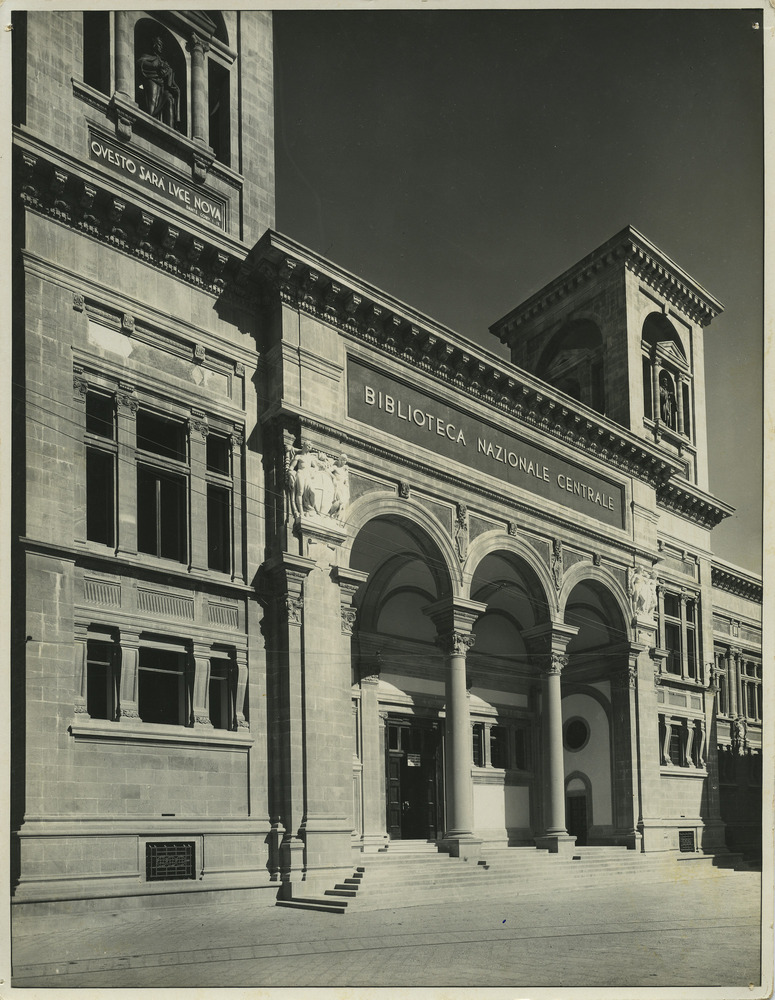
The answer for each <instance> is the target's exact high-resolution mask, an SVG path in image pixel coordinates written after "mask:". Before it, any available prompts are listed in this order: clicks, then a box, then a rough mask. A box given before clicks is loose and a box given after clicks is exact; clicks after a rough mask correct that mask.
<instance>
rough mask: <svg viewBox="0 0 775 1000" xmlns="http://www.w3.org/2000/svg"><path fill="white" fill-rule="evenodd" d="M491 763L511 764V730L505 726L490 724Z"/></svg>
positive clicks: (494, 764)
mask: <svg viewBox="0 0 775 1000" xmlns="http://www.w3.org/2000/svg"><path fill="white" fill-rule="evenodd" d="M490 764H491V765H492V766H493V767H504V768H505V767H508V766H509V731H508V729H507V728H506V727H505V726H490Z"/></svg>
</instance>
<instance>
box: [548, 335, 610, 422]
mask: <svg viewBox="0 0 775 1000" xmlns="http://www.w3.org/2000/svg"><path fill="white" fill-rule="evenodd" d="M537 374H538V375H539V377H540V378H542V379H544V381H545V382H548V383H549V384H550V385H553V386H555V387H556V388H557V389H559V390H560V391H561V392H565V393H567V394H568V395H569V396H572V397H573V398H574V399H577V400H578V401H579V402H580V403H586V405H587V406H591V407H592V409H594V410H597V411H598V413H605V378H604V369H603V338H602V335H601V333H600V330H599V329H598V327H597V325H596V324H595V323H593V322H592V321H591V320H588V319H581V320H571V321H570V322H569V323H566V324H565V325H564V326H563V327H562V328H561V329H560V330H559V332H558V333H557V334H555V336H554V337H552V339H551V340H550V341H549V343H548V345H547V347H546V349H545V351H544V353H543V356H542V358H541V360H540V361H539V364H538V369H537Z"/></svg>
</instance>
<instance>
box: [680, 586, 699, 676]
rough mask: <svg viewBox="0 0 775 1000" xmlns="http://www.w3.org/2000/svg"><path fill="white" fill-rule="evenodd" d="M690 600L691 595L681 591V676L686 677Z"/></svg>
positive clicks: (687, 671) (687, 674)
mask: <svg viewBox="0 0 775 1000" xmlns="http://www.w3.org/2000/svg"><path fill="white" fill-rule="evenodd" d="M688 600H689V595H688V594H685V593H683V592H682V593H681V596H680V602H681V677H683V678H686V677H688V676H689V650H688V642H687V638H686V604H687V602H688ZM695 660H696V650H695Z"/></svg>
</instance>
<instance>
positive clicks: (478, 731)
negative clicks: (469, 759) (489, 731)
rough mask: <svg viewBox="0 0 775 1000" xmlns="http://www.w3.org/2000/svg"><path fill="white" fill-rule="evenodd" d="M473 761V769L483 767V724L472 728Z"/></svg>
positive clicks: (475, 724)
mask: <svg viewBox="0 0 775 1000" xmlns="http://www.w3.org/2000/svg"><path fill="white" fill-rule="evenodd" d="M473 761H474V767H484V724H483V723H481V722H476V723H474V726H473Z"/></svg>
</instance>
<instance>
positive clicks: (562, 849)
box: [534, 833, 576, 854]
mask: <svg viewBox="0 0 775 1000" xmlns="http://www.w3.org/2000/svg"><path fill="white" fill-rule="evenodd" d="M534 839H535V845H536V847H537V848H538V850H539V851H548V852H549V853H550V854H573V852H574V851H575V850H576V838H575V837H572V836H571V835H570V834H569V833H546V834H544V835H543V836H542V837H535V838H534Z"/></svg>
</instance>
